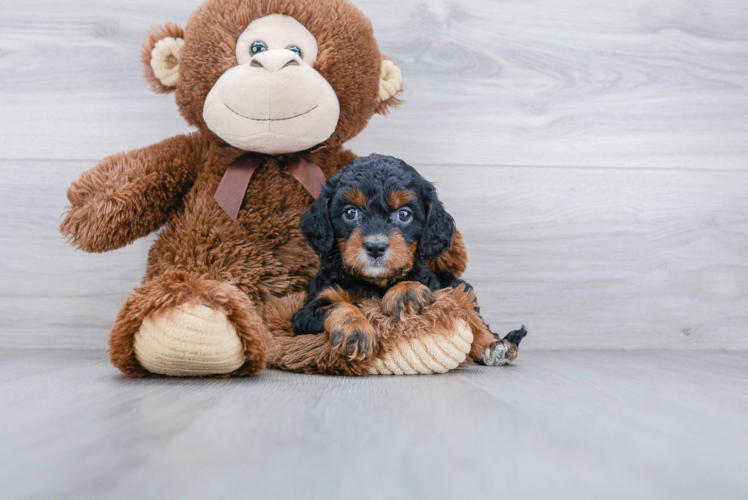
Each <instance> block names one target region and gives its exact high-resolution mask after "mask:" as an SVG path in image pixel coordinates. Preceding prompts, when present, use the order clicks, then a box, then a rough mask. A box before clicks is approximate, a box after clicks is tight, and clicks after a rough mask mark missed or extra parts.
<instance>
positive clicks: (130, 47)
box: [0, 0, 748, 170]
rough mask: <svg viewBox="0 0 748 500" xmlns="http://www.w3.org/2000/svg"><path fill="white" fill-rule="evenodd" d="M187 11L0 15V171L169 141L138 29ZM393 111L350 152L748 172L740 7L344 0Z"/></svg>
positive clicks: (138, 6) (746, 14)
mask: <svg viewBox="0 0 748 500" xmlns="http://www.w3.org/2000/svg"><path fill="white" fill-rule="evenodd" d="M199 3H200V0H188V1H179V2H177V1H174V0H168V1H167V0H161V1H157V2H152V1H145V0H133V1H131V2H113V1H105V2H104V1H99V0H71V1H67V2H64V3H60V2H50V1H49V0H33V1H25V0H8V1H5V2H4V4H3V10H2V12H0V27H1V28H2V29H0V51H1V52H2V55H3V57H2V59H0V68H1V69H2V70H3V79H2V80H1V81H0V116H2V117H3V118H2V120H0V158H5V159H11V158H25V159H34V158H46V159H88V160H94V159H99V158H102V157H104V156H107V155H109V154H112V153H115V152H117V151H120V150H124V149H130V148H135V147H141V146H145V145H147V144H150V143H153V142H156V141H158V140H160V139H163V138H165V137H168V136H170V135H173V134H176V133H180V132H184V131H185V130H187V128H186V125H185V124H184V123H183V121H182V120H181V118H180V117H179V115H178V113H177V111H176V109H175V107H174V104H173V99H172V98H171V97H163V96H155V95H152V94H150V92H149V91H148V89H147V86H146V84H145V83H144V82H143V80H142V77H141V75H140V71H141V70H140V63H139V60H138V57H139V52H140V49H139V44H140V42H141V41H142V39H143V38H144V36H145V33H146V31H147V29H148V28H149V27H150V26H152V25H155V24H159V23H164V22H167V21H177V22H181V23H184V21H185V20H186V19H187V17H188V15H189V13H190V12H191V11H192V10H193V9H194V7H195V6H196V5H198V4H199ZM356 4H357V5H359V6H360V7H361V9H362V10H363V11H364V12H365V13H366V14H368V15H369V16H370V17H371V18H372V20H373V23H374V26H375V28H376V32H377V36H378V38H379V41H380V45H381V47H382V49H383V51H385V52H386V53H388V54H393V55H394V56H395V57H396V59H397V60H398V62H399V63H400V64H401V66H402V68H403V71H404V75H405V79H406V83H407V91H406V93H405V96H404V97H405V99H406V100H407V103H406V104H405V105H404V106H403V107H402V109H400V110H397V111H396V112H394V113H392V114H391V115H390V116H389V117H386V118H380V117H377V118H375V119H374V120H373V121H372V123H371V124H370V126H369V128H368V130H366V131H365V132H364V133H363V134H362V135H361V136H360V137H359V138H357V139H355V140H354V141H353V143H352V144H353V146H354V147H355V149H356V151H359V152H360V153H362V154H368V153H369V152H372V151H378V152H384V153H390V154H394V155H396V156H402V157H406V158H408V159H409V160H410V161H412V162H414V163H418V164H422V165H424V164H456V165H461V164H463V163H470V164H481V165H493V164H497V163H498V164H505V165H539V166H543V165H546V166H619V167H660V168H696V169H712V168H723V169H725V168H729V169H738V170H742V169H745V168H746V166H747V165H748V161H746V160H747V159H748V141H746V140H745V137H746V136H748V91H747V90H746V88H747V86H748V35H747V33H748V9H745V6H744V3H743V2H742V1H741V0H717V1H706V0H698V1H691V0H672V1H669V2H666V3H662V2H655V3H652V2H648V1H646V0H635V1H633V2H625V3H620V4H611V3H608V2H596V1H593V0H562V1H558V0H539V1H536V2H518V1H510V0H506V1H501V2H496V1H495V0H469V1H465V2H459V3H454V2H452V3H444V2H442V1H440V0H426V1H424V0H417V1H416V0H411V1H395V0H377V1H374V0H358V1H356Z"/></svg>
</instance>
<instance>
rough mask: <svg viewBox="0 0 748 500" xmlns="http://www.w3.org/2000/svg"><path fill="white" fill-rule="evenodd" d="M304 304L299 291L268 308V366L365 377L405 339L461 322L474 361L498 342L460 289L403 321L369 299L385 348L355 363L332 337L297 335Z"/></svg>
mask: <svg viewBox="0 0 748 500" xmlns="http://www.w3.org/2000/svg"><path fill="white" fill-rule="evenodd" d="M304 301H305V294H303V293H296V294H291V295H289V296H287V297H283V298H281V299H273V300H270V301H269V302H268V303H267V304H265V307H264V309H263V312H262V315H263V319H264V320H265V323H266V324H267V327H268V329H269V330H270V333H271V335H272V337H273V341H272V342H271V344H270V350H269V354H268V366H270V367H273V368H279V369H282V370H290V371H296V372H302V373H316V374H334V375H355V376H365V375H369V374H370V373H371V368H372V367H373V366H374V365H375V364H376V363H377V360H379V359H384V358H386V357H387V356H388V355H390V353H391V352H392V351H393V350H394V349H398V348H399V343H400V341H401V340H402V339H408V338H411V339H412V338H417V337H422V336H428V335H429V334H430V333H429V332H430V331H431V330H432V329H433V328H434V325H451V324H454V322H455V321H456V320H459V319H461V320H464V321H465V322H466V323H467V324H468V325H469V326H470V328H471V329H472V331H473V344H472V350H471V353H470V358H469V360H472V361H477V360H480V359H481V358H480V355H481V353H482V352H483V350H485V349H486V348H488V347H490V346H492V345H494V344H495V343H496V342H497V339H496V336H495V335H493V334H492V333H491V332H490V331H489V330H488V328H486V326H485V324H484V323H483V320H482V319H481V316H480V314H479V313H478V312H477V311H476V310H475V306H476V302H475V294H473V293H472V292H470V291H466V290H465V288H464V287H463V286H460V287H458V288H456V289H453V288H446V289H443V290H439V291H437V292H436V293H435V301H434V303H433V304H432V305H431V306H429V307H428V308H426V309H424V311H423V313H422V314H419V315H410V316H407V317H405V318H403V319H399V318H394V317H392V316H390V315H388V314H386V313H385V312H384V311H383V310H382V304H381V300H379V299H369V300H365V301H363V302H362V303H361V304H359V306H360V310H361V312H362V313H363V315H364V316H365V317H366V319H368V320H369V322H370V323H371V325H372V326H373V327H374V330H375V331H376V332H377V339H376V340H377V343H378V346H379V350H378V351H377V352H376V353H375V354H374V355H372V356H369V357H366V358H364V359H357V360H351V359H349V358H348V356H347V355H346V354H345V353H343V352H341V351H340V350H339V349H336V348H334V346H333V345H332V343H331V342H330V338H329V335H328V334H327V333H321V334H319V335H302V336H294V334H293V321H292V316H293V313H294V312H295V311H297V310H298V309H299V308H301V306H303V304H304ZM511 349H512V350H513V352H512V353H511V354H510V355H511V357H512V359H513V358H514V357H516V353H517V352H518V349H517V346H516V345H515V346H511Z"/></svg>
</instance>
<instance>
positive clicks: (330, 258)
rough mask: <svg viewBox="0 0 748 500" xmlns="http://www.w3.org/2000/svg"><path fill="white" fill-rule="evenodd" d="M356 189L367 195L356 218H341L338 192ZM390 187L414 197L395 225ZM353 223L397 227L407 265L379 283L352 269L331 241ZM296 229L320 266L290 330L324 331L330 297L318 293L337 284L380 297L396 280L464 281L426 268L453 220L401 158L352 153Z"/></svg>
mask: <svg viewBox="0 0 748 500" xmlns="http://www.w3.org/2000/svg"><path fill="white" fill-rule="evenodd" d="M351 188H356V189H358V190H360V191H361V192H363V193H365V194H366V196H367V197H368V203H367V205H366V207H363V208H362V210H361V211H362V212H363V215H362V216H361V217H362V219H361V221H360V222H357V223H355V224H352V223H350V222H346V221H345V220H344V219H343V213H344V212H345V210H346V207H350V206H351V203H350V202H349V201H347V200H346V199H345V198H344V196H345V193H346V192H347V191H348V190H349V189H351ZM394 191H410V192H411V193H413V194H414V199H413V200H412V201H411V202H409V203H408V204H407V208H408V210H410V211H411V213H412V221H411V222H410V223H409V224H408V225H407V226H400V225H398V224H397V223H396V222H397V221H396V220H393V219H392V216H391V215H389V214H390V211H391V208H390V207H389V206H388V203H387V199H388V197H389V195H390V193H392V192H394ZM356 228H358V229H359V230H360V231H361V232H362V234H363V235H364V236H367V235H371V234H380V233H383V234H391V232H392V231H399V232H400V233H401V234H402V235H403V237H404V238H405V241H406V242H407V243H408V244H412V243H415V242H417V250H416V253H415V255H414V262H413V266H412V267H411V268H410V269H409V270H407V271H406V272H405V273H404V275H402V276H398V278H397V280H396V281H388V282H387V283H386V284H382V283H381V282H379V284H378V283H377V282H376V281H377V280H372V279H366V278H364V277H361V276H358V275H355V274H353V273H352V272H351V271H350V269H347V267H346V266H345V265H344V263H343V259H342V256H341V253H340V249H339V248H338V246H337V245H336V244H335V240H336V239H337V240H343V241H347V240H348V238H349V237H350V235H351V234H352V232H353V230H354V229H356ZM301 230H302V232H303V233H304V236H306V238H307V240H308V242H309V245H310V246H311V247H312V249H314V251H315V252H317V254H318V255H319V256H320V259H321V261H322V265H321V267H320V269H319V271H318V272H317V275H316V276H315V277H314V279H312V281H311V282H310V283H309V287H308V289H307V301H306V304H305V306H304V307H303V308H302V309H301V310H299V311H297V312H296V314H294V317H293V323H294V334H296V335H301V334H314V333H321V332H322V331H324V323H325V319H326V316H327V312H328V310H329V306H330V305H331V304H330V302H329V301H328V300H326V299H324V298H322V297H319V294H320V292H321V291H323V290H325V289H327V288H331V287H338V288H341V289H342V290H345V291H347V292H350V293H351V294H352V295H355V296H356V297H360V298H362V299H367V298H382V297H384V294H385V293H387V290H389V289H390V288H391V287H392V286H394V285H395V284H396V283H397V282H400V281H417V282H419V283H422V284H424V285H426V286H427V287H428V288H429V289H430V290H432V291H436V290H439V289H442V288H447V287H450V286H455V285H456V284H465V285H466V286H467V287H469V289H471V288H472V287H470V285H467V283H464V282H463V281H461V280H459V281H458V280H456V278H455V275H454V273H452V272H450V271H440V272H439V273H438V274H437V273H434V272H433V271H431V269H430V267H429V265H428V263H429V261H432V260H434V259H436V258H437V257H439V256H441V255H442V254H444V253H445V252H447V251H448V250H449V248H450V246H451V244H452V238H453V236H454V232H455V223H454V220H453V219H452V216H450V215H449V214H448V213H447V211H446V210H445V209H444V206H443V205H442V203H441V202H440V201H439V199H438V197H437V194H436V188H434V186H433V185H432V184H431V183H430V182H428V181H426V180H425V179H424V178H423V177H421V176H420V175H419V174H418V172H417V171H416V170H415V169H414V168H413V167H411V166H410V165H407V164H406V163H405V162H403V161H402V160H398V159H397V158H393V157H390V156H381V155H375V154H374V155H370V156H368V157H365V158H358V159H356V160H354V161H353V162H351V164H350V165H348V166H347V167H345V168H344V169H342V170H340V171H339V172H338V173H337V174H335V175H334V176H333V177H331V178H330V179H329V180H328V181H327V183H326V184H325V186H324V188H323V190H322V194H321V195H320V197H319V198H318V199H317V200H316V201H315V202H314V204H313V206H312V207H311V208H310V209H309V210H308V211H307V212H306V213H305V214H304V215H303V216H302V217H301Z"/></svg>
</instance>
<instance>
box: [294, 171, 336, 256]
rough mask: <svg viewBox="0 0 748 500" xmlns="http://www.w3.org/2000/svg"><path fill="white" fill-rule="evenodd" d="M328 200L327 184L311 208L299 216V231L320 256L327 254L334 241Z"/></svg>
mask: <svg viewBox="0 0 748 500" xmlns="http://www.w3.org/2000/svg"><path fill="white" fill-rule="evenodd" d="M328 184H329V181H328ZM329 201H330V190H329V188H328V187H327V186H325V188H324V189H323V190H322V194H321V195H320V196H319V198H317V199H316V200H315V202H314V204H313V205H312V208H310V209H309V210H307V211H306V212H304V214H303V215H302V216H301V232H302V233H303V234H304V236H305V237H306V240H307V241H308V242H309V246H310V247H312V250H314V251H315V252H317V255H319V256H320V257H322V256H323V255H325V254H327V253H328V252H329V251H330V250H331V249H332V245H333V243H334V242H335V233H334V232H333V230H332V224H331V223H330V215H329V214H328V213H327V203H328V202H329Z"/></svg>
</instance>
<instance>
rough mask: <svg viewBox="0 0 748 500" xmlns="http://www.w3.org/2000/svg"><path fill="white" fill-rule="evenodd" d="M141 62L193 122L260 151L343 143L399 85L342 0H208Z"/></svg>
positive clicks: (161, 32)
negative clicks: (185, 24) (171, 94)
mask: <svg viewBox="0 0 748 500" xmlns="http://www.w3.org/2000/svg"><path fill="white" fill-rule="evenodd" d="M142 60H143V63H144V66H145V70H146V72H145V73H146V78H147V79H148V80H149V81H150V82H151V85H152V86H153V89H154V90H155V91H156V92H159V93H169V92H176V103H177V106H179V111H180V112H181V113H182V116H184V118H185V119H186V120H187V122H188V123H189V124H190V125H193V126H195V127H197V128H198V129H200V130H201V131H207V132H211V133H210V134H207V137H210V138H212V139H216V137H214V136H217V138H218V139H220V142H222V143H223V142H225V143H228V144H230V145H232V146H235V147H237V148H239V149H242V150H245V151H254V152H257V153H265V154H287V153H298V152H302V151H305V150H308V149H312V148H314V147H315V146H317V145H319V146H327V147H337V146H340V145H342V144H343V143H345V142H346V141H348V140H350V139H352V138H353V137H354V136H355V135H356V134H358V133H359V132H360V131H361V130H363V129H364V127H365V126H366V124H367V122H368V121H369V119H370V118H371V117H372V115H373V114H374V113H386V112H387V110H388V108H390V107H392V106H397V105H398V104H399V102H400V100H399V99H398V98H397V97H396V96H397V94H398V93H399V92H400V91H401V89H402V86H401V83H402V76H401V74H400V70H399V69H398V68H397V66H396V65H395V64H393V62H392V61H390V60H387V58H386V57H384V56H383V55H382V53H381V52H380V51H379V47H378V46H377V42H376V40H375V39H374V30H373V29H372V27H371V23H370V22H369V20H368V19H367V18H366V16H364V15H363V13H361V11H360V10H358V9H357V8H356V6H355V5H353V4H352V3H351V2H350V1H348V0H325V1H324V2H315V1H312V0H283V1H282V2H279V1H276V0H206V1H205V2H204V3H203V4H202V5H200V6H199V7H198V8H197V9H196V10H195V12H193V14H192V15H191V16H190V20H189V22H188V24H187V27H186V28H185V29H184V30H183V29H182V28H180V27H179V26H177V25H174V24H167V25H165V26H162V27H160V28H157V29H156V30H154V31H153V32H152V33H151V34H150V36H149V38H148V40H147V42H146V43H145V44H144V45H143V54H142Z"/></svg>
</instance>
